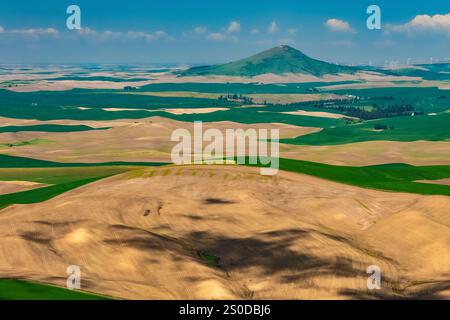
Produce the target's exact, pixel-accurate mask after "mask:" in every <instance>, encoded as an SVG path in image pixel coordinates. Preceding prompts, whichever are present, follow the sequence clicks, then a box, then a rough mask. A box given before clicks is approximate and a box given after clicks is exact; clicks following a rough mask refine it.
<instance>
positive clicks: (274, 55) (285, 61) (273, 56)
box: [181, 45, 358, 77]
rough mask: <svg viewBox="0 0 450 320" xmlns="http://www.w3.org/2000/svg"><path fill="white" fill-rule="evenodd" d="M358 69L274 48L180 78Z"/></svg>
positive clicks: (188, 72) (286, 48)
mask: <svg viewBox="0 0 450 320" xmlns="http://www.w3.org/2000/svg"><path fill="white" fill-rule="evenodd" d="M357 70H358V69H357V68H353V67H348V66H340V65H336V64H332V63H328V62H324V61H320V60H316V59H312V58H310V57H308V56H307V55H305V54H304V53H303V52H301V51H299V50H297V49H294V48H292V47H290V46H286V45H283V46H278V47H275V48H272V49H270V50H267V51H264V52H261V53H259V54H256V55H254V56H251V57H249V58H246V59H242V60H239V61H235V62H230V63H226V64H221V65H214V66H202V67H193V68H191V69H188V70H186V71H183V72H182V73H181V75H182V76H195V75H197V76H201V75H227V76H242V77H253V76H257V75H260V74H266V73H273V74H278V75H280V74H285V73H303V74H310V75H314V76H323V75H326V74H338V73H355V72H356V71H357Z"/></svg>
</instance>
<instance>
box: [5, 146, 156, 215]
mask: <svg viewBox="0 0 450 320" xmlns="http://www.w3.org/2000/svg"><path fill="white" fill-rule="evenodd" d="M160 165H164V164H163V163H125V162H124V163H120V162H111V163H98V164H83V163H58V162H51V161H43V160H35V159H29V158H21V157H12V156H6V155H0V181H31V182H38V183H45V184H48V185H49V186H47V187H43V188H39V189H33V190H28V191H22V192H16V193H10V194H3V195H0V209H1V208H5V207H7V206H9V205H11V204H30V203H38V202H42V201H46V200H49V199H51V198H53V197H56V196H58V195H60V194H62V193H65V192H67V191H70V190H73V189H75V188H78V187H81V186H83V185H86V184H89V183H91V182H94V181H97V180H100V179H103V178H106V177H110V176H113V175H116V174H119V173H123V172H126V171H130V170H136V169H139V168H142V167H144V166H160Z"/></svg>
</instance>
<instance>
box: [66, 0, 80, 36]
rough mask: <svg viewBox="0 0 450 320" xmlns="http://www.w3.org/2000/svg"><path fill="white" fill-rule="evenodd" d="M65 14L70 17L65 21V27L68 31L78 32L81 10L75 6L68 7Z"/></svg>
mask: <svg viewBox="0 0 450 320" xmlns="http://www.w3.org/2000/svg"><path fill="white" fill-rule="evenodd" d="M66 13H67V14H70V16H69V17H68V18H67V20H66V26H67V29H69V30H80V29H81V9H80V7H79V6H77V5H74V4H72V5H70V6H68V7H67V10H66Z"/></svg>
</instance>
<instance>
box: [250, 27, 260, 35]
mask: <svg viewBox="0 0 450 320" xmlns="http://www.w3.org/2000/svg"><path fill="white" fill-rule="evenodd" d="M260 32H261V30H259V29H258V28H253V29H252V30H251V31H250V33H251V34H259V33H260Z"/></svg>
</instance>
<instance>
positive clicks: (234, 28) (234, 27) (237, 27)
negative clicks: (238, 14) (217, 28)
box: [227, 21, 241, 33]
mask: <svg viewBox="0 0 450 320" xmlns="http://www.w3.org/2000/svg"><path fill="white" fill-rule="evenodd" d="M239 31H241V24H240V23H239V22H237V21H231V23H230V25H229V26H228V29H227V32H228V33H236V32H239Z"/></svg>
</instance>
